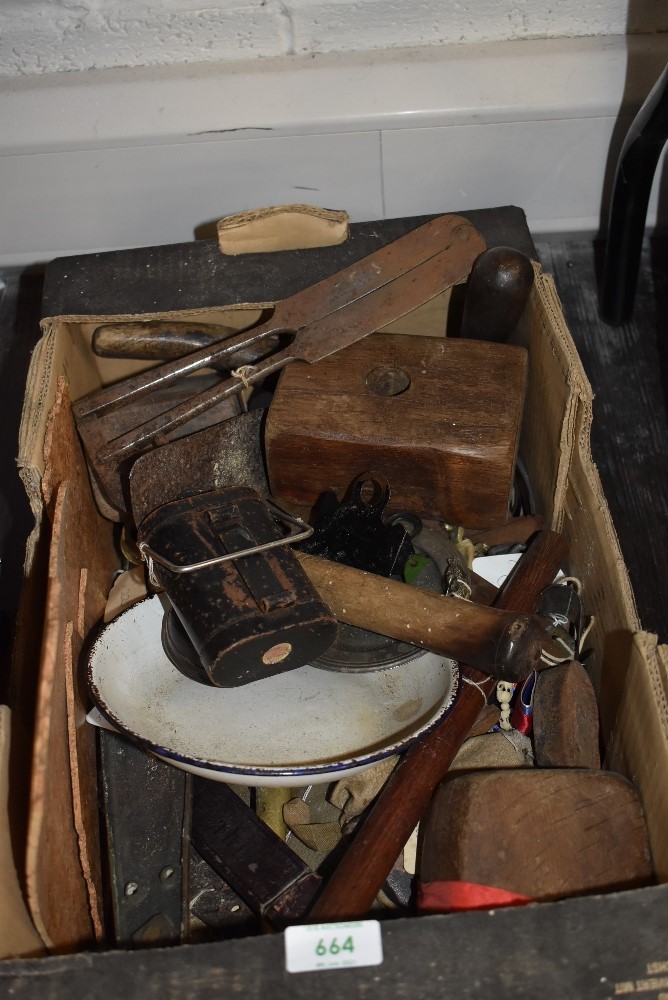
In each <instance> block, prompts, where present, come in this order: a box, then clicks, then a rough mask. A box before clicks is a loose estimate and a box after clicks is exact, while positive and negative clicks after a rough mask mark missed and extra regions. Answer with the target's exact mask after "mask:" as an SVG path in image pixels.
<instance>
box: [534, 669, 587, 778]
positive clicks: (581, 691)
mask: <svg viewBox="0 0 668 1000" xmlns="http://www.w3.org/2000/svg"><path fill="white" fill-rule="evenodd" d="M532 703H533V745H534V754H535V758H536V764H537V766H538V767H588V768H598V767H600V766H601V754H600V750H599V740H600V734H599V719H598V704H597V702H596V695H595V693H594V688H593V685H592V683H591V681H590V680H589V676H588V675H587V671H586V670H585V668H584V667H583V666H582V664H581V663H578V662H577V661H573V662H571V663H562V664H559V666H556V667H552V669H551V670H544V671H543V672H542V673H541V674H539V675H538V677H537V678H536V684H535V686H534V690H533V699H532Z"/></svg>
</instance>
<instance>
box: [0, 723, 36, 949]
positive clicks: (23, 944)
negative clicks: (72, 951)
mask: <svg viewBox="0 0 668 1000" xmlns="http://www.w3.org/2000/svg"><path fill="white" fill-rule="evenodd" d="M10 736H11V712H10V710H9V708H8V707H7V706H6V705H0V813H1V814H2V816H1V817H0V872H1V873H2V888H1V890H0V958H19V957H26V956H31V955H41V954H44V951H45V949H44V944H43V943H42V939H41V938H40V936H39V934H38V933H37V931H36V930H35V928H34V926H33V923H32V921H31V919H30V917H29V916H28V910H27V908H26V905H25V902H24V900H23V895H22V893H21V887H20V885H19V880H18V876H17V874H16V867H15V865H14V856H13V853H12V844H11V839H10V836H9V816H8V807H9V752H10V743H11V739H10Z"/></svg>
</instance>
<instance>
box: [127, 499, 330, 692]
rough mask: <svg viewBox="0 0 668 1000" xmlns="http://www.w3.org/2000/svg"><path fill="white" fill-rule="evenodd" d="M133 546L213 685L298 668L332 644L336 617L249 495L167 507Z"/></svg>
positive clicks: (264, 508)
mask: <svg viewBox="0 0 668 1000" xmlns="http://www.w3.org/2000/svg"><path fill="white" fill-rule="evenodd" d="M294 537H296V536H294ZM300 537H301V536H300ZM138 542H139V546H140V549H141V550H142V552H143V554H144V556H145V558H146V559H147V561H148V562H149V566H150V570H151V574H152V577H153V579H154V582H156V583H157V584H159V585H160V586H161V587H162V588H164V590H165V592H166V594H167V596H168V598H169V600H170V602H171V604H172V606H173V608H174V610H175V612H176V614H177V615H178V617H179V619H180V621H181V622H182V624H183V626H184V628H185V630H186V632H187V634H188V636H189V638H190V640H191V642H192V644H193V646H194V649H195V652H196V653H197V655H198V656H199V658H200V661H201V664H202V666H203V667H204V670H205V671H206V673H207V675H208V677H209V678H210V680H211V682H212V683H213V684H215V685H216V686H218V687H236V686H238V685H241V684H249V683H251V682H252V681H258V680H261V679H262V678H265V677H270V676H272V675H273V674H277V673H281V672H283V671H286V670H292V669H294V668H296V667H300V666H303V665H304V664H305V663H309V662H312V661H313V660H314V659H315V658H316V657H318V656H320V655H321V654H322V653H324V652H325V651H326V650H327V649H328V648H329V647H330V646H331V645H332V643H333V642H334V640H335V639H336V636H337V632H338V626H337V622H336V619H335V618H334V616H333V615H332V613H331V611H330V610H329V608H328V607H327V605H326V604H324V603H323V602H322V600H321V599H320V597H319V595H318V594H317V592H316V590H315V589H314V587H313V586H312V584H311V583H310V581H309V580H308V578H307V576H306V574H305V573H304V571H303V569H302V568H301V566H300V565H299V563H298V562H297V559H296V558H295V555H294V553H293V552H292V550H291V549H290V546H289V544H285V542H286V537H285V533H284V531H282V530H281V528H280V527H279V524H278V522H277V520H276V518H275V517H274V516H273V515H272V513H271V510H270V507H269V506H268V504H267V503H266V502H265V501H264V500H263V498H262V497H261V496H260V494H259V493H258V492H257V491H256V490H253V489H251V488H250V487H245V486H242V487H225V488H223V489H219V490H214V491H212V492H207V493H201V494H198V495H195V496H191V497H187V498H186V499H181V500H176V501H173V502H171V503H167V504H164V505H163V506H161V507H159V508H157V509H156V510H154V511H153V512H152V513H151V514H149V515H148V517H146V519H145V520H144V521H143V522H142V524H141V525H140V528H139V533H138ZM267 546H269V547H267ZM271 546H273V547H271ZM258 548H259V549H260V551H258ZM235 553H239V555H235Z"/></svg>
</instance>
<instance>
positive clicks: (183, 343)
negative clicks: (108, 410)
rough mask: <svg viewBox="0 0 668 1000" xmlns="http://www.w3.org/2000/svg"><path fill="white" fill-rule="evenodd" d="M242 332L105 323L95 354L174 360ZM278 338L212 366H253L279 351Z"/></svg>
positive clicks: (209, 327) (99, 330)
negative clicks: (277, 349)
mask: <svg viewBox="0 0 668 1000" xmlns="http://www.w3.org/2000/svg"><path fill="white" fill-rule="evenodd" d="M238 332H239V331H238V330H233V329H231V328H230V327H228V326H219V325H217V324H215V323H183V322H175V323H168V322H165V321H163V320H150V321H148V322H143V323H137V322H130V321H128V322H120V323H105V324H104V325H103V326H98V328H97V329H96V330H95V332H94V334H93V340H92V346H93V352H94V353H95V354H97V356H98V357H100V358H133V359H135V360H139V361H174V360H175V359H177V358H183V357H185V355H186V354H191V353H192V352H193V351H197V350H199V349H200V348H203V347H211V345H212V344H217V343H218V342H219V341H224V340H226V339H228V338H229V337H233V336H235V335H236V334H237V333H238ZM277 345H278V338H277V337H266V338H265V340H264V341H263V343H262V345H261V346H255V347H247V348H240V349H239V350H238V351H236V352H235V353H234V354H230V355H227V356H226V357H225V360H224V361H223V362H217V363H216V364H215V365H213V366H212V367H215V368H220V369H222V370H223V371H231V370H232V369H233V368H238V367H239V366H240V365H252V364H255V363H256V362H257V361H259V360H261V359H262V358H264V357H266V356H267V354H269V353H271V352H272V351H274V350H276V347H277Z"/></svg>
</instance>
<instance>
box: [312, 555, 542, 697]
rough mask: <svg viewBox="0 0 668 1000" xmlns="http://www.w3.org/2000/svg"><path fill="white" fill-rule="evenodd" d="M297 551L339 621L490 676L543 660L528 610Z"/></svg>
mask: <svg viewBox="0 0 668 1000" xmlns="http://www.w3.org/2000/svg"><path fill="white" fill-rule="evenodd" d="M296 555H297V558H298V559H299V562H300V563H301V565H302V568H303V569H304V570H305V571H306V574H307V576H308V577H309V579H310V580H311V583H312V584H313V585H314V586H315V588H316V589H317V591H318V593H319V594H320V596H321V598H322V599H323V601H324V602H325V603H326V604H327V605H328V606H329V607H330V608H331V610H332V612H333V613H334V614H335V616H336V617H337V618H338V620H339V621H343V622H346V623H347V624H348V625H355V626H357V627H358V628H363V629H368V630H369V631H371V632H377V633H379V634H380V635H389V636H392V637H393V638H394V639H399V640H400V641H404V642H405V641H410V642H411V643H413V644H414V645H415V646H421V647H422V648H423V649H430V650H432V651H433V652H435V653H440V654H441V655H442V656H450V657H452V659H454V660H464V661H465V662H467V663H468V664H469V666H472V667H475V668H476V669H478V670H481V671H483V672H484V673H486V674H490V675H491V676H493V677H501V678H504V679H507V680H514V681H520V680H523V679H524V678H525V677H526V676H527V675H528V674H529V673H530V672H531V670H532V669H536V670H537V669H539V667H540V666H541V664H540V653H541V649H542V644H543V642H544V640H545V631H544V629H543V626H542V623H541V622H540V621H538V620H535V619H533V618H532V617H531V616H529V615H518V614H515V613H513V612H510V611H503V610H501V609H500V608H490V607H485V606H484V605H480V604H474V603H472V602H470V601H462V600H460V599H459V598H457V597H445V596H443V595H442V594H432V593H428V592H427V591H424V590H420V589H419V588H417V587H411V586H409V585H408V584H406V583H400V582H398V581H396V580H388V579H386V578H385V577H382V576H377V575H375V574H374V573H364V572H362V570H358V569H353V568H352V567H350V566H344V565H343V564H341V563H335V562H331V561H329V560H327V559H320V558H319V557H318V556H311V555H306V554H305V553H303V552H298V553H296Z"/></svg>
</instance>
